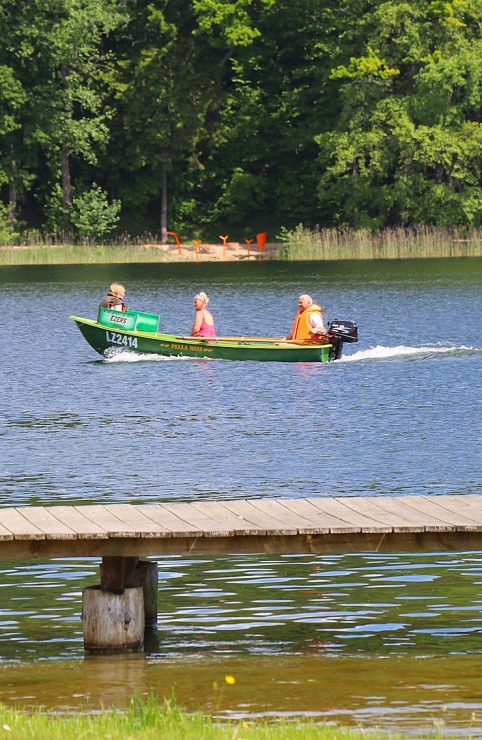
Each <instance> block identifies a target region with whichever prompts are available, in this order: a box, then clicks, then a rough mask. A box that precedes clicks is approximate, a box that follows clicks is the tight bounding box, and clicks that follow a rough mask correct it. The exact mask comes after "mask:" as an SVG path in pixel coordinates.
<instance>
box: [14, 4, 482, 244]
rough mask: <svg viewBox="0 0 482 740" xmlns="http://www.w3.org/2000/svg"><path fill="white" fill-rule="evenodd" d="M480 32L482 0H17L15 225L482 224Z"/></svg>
mask: <svg viewBox="0 0 482 740" xmlns="http://www.w3.org/2000/svg"><path fill="white" fill-rule="evenodd" d="M481 31H482V0H452V2H445V1H443V2H442V0H410V1H407V2H400V1H397V0H385V1H383V0H350V2H348V0H324V1H323V2H320V1H319V0H151V2H149V3H145V2H142V1H141V0H131V1H130V2H126V0H0V34H1V38H2V45H1V47H0V234H1V235H2V239H6V238H8V236H9V235H10V237H11V239H12V240H13V239H17V238H20V236H19V235H21V234H24V235H25V234H27V233H29V232H30V233H31V232H34V233H35V232H38V233H40V234H42V233H49V234H56V235H63V236H64V237H65V235H68V236H72V235H73V236H74V238H79V239H81V238H85V237H87V236H88V235H89V233H90V234H91V235H92V236H93V237H94V238H102V237H103V236H104V235H105V234H107V233H113V232H114V231H115V230H117V232H118V233H129V234H131V235H136V234H143V233H147V232H150V233H156V234H159V235H161V236H162V237H165V234H166V231H167V230H173V231H177V232H178V233H180V234H182V235H185V236H188V237H191V238H192V237H201V238H209V237H210V236H211V237H212V236H213V235H218V234H219V233H231V234H234V232H235V231H237V233H238V235H239V238H241V237H242V236H249V235H252V234H253V233H254V232H255V231H257V230H258V231H264V230H266V229H278V228H281V227H284V228H288V229H290V228H294V227H295V226H296V225H297V224H299V223H303V224H304V225H305V226H309V227H315V226H330V227H331V226H337V227H344V226H352V227H369V228H374V229H376V228H381V227H385V226H394V225H398V224H400V223H401V222H402V221H405V222H406V221H407V220H409V221H412V222H414V223H418V224H425V225H434V226H451V225H458V226H459V225H461V226H467V227H479V226H482V189H481V185H482V156H481V155H482V123H481V116H482V104H481V103H482V100H481V99H482V84H481V83H482V79H481V77H482V32H481ZM86 211H88V213H87V212H86ZM96 214H97V215H96ZM99 214H102V216H101V215H99ZM89 229H90V230H91V231H90V232H89Z"/></svg>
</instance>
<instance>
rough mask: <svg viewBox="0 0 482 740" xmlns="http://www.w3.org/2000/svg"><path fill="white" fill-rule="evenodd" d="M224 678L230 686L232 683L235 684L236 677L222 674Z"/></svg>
mask: <svg viewBox="0 0 482 740" xmlns="http://www.w3.org/2000/svg"><path fill="white" fill-rule="evenodd" d="M224 680H225V681H226V683H228V684H229V685H230V686H232V685H233V684H235V683H236V679H235V678H234V676H224Z"/></svg>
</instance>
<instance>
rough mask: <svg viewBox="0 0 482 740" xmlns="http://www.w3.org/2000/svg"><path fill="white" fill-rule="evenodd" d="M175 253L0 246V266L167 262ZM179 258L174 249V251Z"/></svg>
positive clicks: (159, 249)
mask: <svg viewBox="0 0 482 740" xmlns="http://www.w3.org/2000/svg"><path fill="white" fill-rule="evenodd" d="M172 254H174V252H172V251H168V250H167V249H165V248H162V247H160V246H159V247H156V246H149V247H146V246H137V245H130V246H123V247H122V246H115V247H110V246H82V247H81V246H75V245H69V244H66V245H64V244H62V245H50V246H38V247H35V246H22V247H0V265H79V264H83V265H88V264H114V263H119V264H123V263H129V262H169V261H171V260H172V259H173V258H172V256H171V255H172ZM175 255H176V258H178V252H177V249H176V250H175Z"/></svg>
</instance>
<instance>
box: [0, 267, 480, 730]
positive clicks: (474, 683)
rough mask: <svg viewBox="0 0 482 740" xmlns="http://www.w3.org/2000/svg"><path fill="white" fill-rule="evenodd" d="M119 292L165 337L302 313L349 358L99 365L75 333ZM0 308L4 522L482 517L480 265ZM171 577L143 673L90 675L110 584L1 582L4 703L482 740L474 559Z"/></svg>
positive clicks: (229, 278) (12, 570) (5, 303)
mask: <svg viewBox="0 0 482 740" xmlns="http://www.w3.org/2000/svg"><path fill="white" fill-rule="evenodd" d="M113 280H118V281H120V282H122V283H124V285H125V286H126V288H127V294H126V301H127V305H128V306H129V307H130V308H134V309H138V310H144V311H150V312H154V313H158V314H160V317H161V322H160V326H161V329H162V330H165V331H173V332H175V333H180V334H186V333H189V331H190V328H191V326H192V322H193V308H192V298H193V296H194V295H195V294H196V293H197V292H199V291H200V290H205V291H206V292H207V293H208V294H209V296H210V299H211V300H210V304H209V308H210V309H211V310H212V312H213V314H214V317H215V319H216V324H217V328H218V333H220V334H227V335H233V334H244V335H253V334H259V335H261V336H273V335H284V334H286V333H287V332H288V331H289V329H290V327H291V322H292V319H293V317H294V314H295V312H296V310H297V297H298V295H299V294H300V293H309V294H311V295H312V296H313V297H314V298H315V300H316V301H317V302H320V303H321V304H322V306H323V311H324V315H325V319H326V320H328V321H329V320H330V319H333V318H339V319H353V320H355V321H357V323H358V325H359V331H360V341H359V343H358V344H353V345H345V353H344V356H343V358H342V359H341V360H340V361H337V362H335V363H329V364H314V363H310V364H293V365H291V364H284V363H242V362H228V361H210V360H204V359H197V358H196V359H189V360H186V359H185V360H180V359H167V358H160V357H152V358H148V359H146V358H142V357H141V358H140V357H138V356H133V355H130V354H129V353H127V352H126V353H123V354H122V353H121V354H120V355H117V356H116V357H115V358H113V359H110V360H105V359H103V358H101V357H100V356H99V355H96V353H95V352H94V351H93V350H92V349H91V348H90V347H89V346H88V345H87V343H86V342H85V340H84V339H83V338H82V336H81V334H80V332H79V331H78V329H77V328H76V326H75V324H74V323H73V322H72V321H69V319H68V316H69V315H71V314H75V315H79V316H86V317H94V316H95V315H96V311H97V306H98V302H99V300H100V299H101V298H102V297H103V295H105V292H106V288H107V286H108V285H109V283H110V282H112V281H113ZM0 286H1V291H0V311H1V316H2V318H3V322H2V323H3V327H4V329H3V331H2V344H3V353H2V358H1V369H2V378H3V383H2V394H1V398H0V409H1V415H0V447H1V461H2V464H1V467H0V506H12V505H15V506H22V505H40V504H45V505H51V504H56V503H61V502H62V503H71V504H81V503H107V504H108V503H114V502H116V503H117V502H122V503H130V502H131V503H134V502H135V503H149V502H154V501H163V502H164V501H193V500H198V499H199V500H206V499H232V498H256V497H290V498H292V497H305V496H355V495H357V496H358V495H380V496H390V495H395V494H397V495H399V494H406V495H410V494H423V495H425V494H427V495H437V494H454V495H456V494H462V493H481V487H482V486H481V475H480V470H481V462H482V455H481V438H482V434H481V431H482V430H481V422H480V418H481V414H480V411H481V378H482V375H481V369H482V329H481V322H480V315H481V313H482V290H481V288H482V259H480V258H467V259H447V260H408V261H372V262H361V261H360V262H325V263H320V262H316V263H276V262H260V263H252V262H249V263H202V264H201V263H200V264H170V265H169V264H168V265H166V264H159V265H102V266H99V265H91V266H82V265H76V266H45V267H37V266H32V267H0ZM159 570H160V584H159V585H160V605H159V611H160V614H159V633H158V636H157V639H155V640H153V642H152V644H150V645H148V646H146V647H147V649H146V654H145V655H142V656H127V657H126V656H124V657H122V658H119V657H118V656H116V657H109V658H105V657H104V658H100V657H98V658H88V657H87V658H85V657H84V654H83V649H82V633H81V625H80V609H81V591H82V588H83V587H84V586H86V585H92V584H93V583H96V582H97V581H98V563H97V562H96V561H95V560H90V559H84V560H56V561H49V562H34V563H24V562H20V563H19V562H9V563H5V562H1V563H0V572H1V576H2V577H1V579H0V589H1V591H0V675H1V676H2V678H3V679H4V680H3V681H0V701H4V702H6V703H14V704H16V705H20V706H25V707H27V706H31V705H38V704H41V705H43V706H48V707H49V708H52V709H55V710H56V711H62V710H63V711H68V710H69V709H71V708H72V707H75V708H79V707H84V708H88V707H96V706H97V707H98V706H99V702H100V701H102V702H103V703H104V705H105V704H109V703H110V702H112V703H115V702H116V701H123V700H125V699H126V698H127V697H129V696H130V695H131V694H132V692H133V691H138V692H139V693H143V692H144V693H149V692H150V691H151V690H154V689H156V690H158V691H160V692H164V693H168V694H169V693H170V689H171V687H172V685H174V684H175V685H176V687H177V688H176V696H177V697H178V699H179V701H182V702H183V703H185V704H186V705H187V706H189V707H193V706H197V705H199V706H201V708H203V709H209V708H211V710H212V711H213V712H214V713H216V712H218V713H219V714H220V716H272V715H274V716H284V715H285V714H286V713H287V714H289V715H290V716H291V715H293V714H295V713H296V712H300V713H302V714H304V715H306V716H315V717H317V718H320V719H325V720H327V721H335V722H336V721H339V722H342V723H361V724H367V725H372V726H373V725H375V724H376V725H377V726H380V727H387V728H391V729H393V728H394V727H399V726H401V724H403V726H404V727H405V728H406V730H407V732H408V731H409V730H410V731H411V730H412V729H413V730H414V731H415V730H416V729H417V728H419V727H421V726H423V727H426V726H427V725H428V726H432V725H434V726H435V727H446V728H450V729H451V731H453V732H458V733H462V734H463V733H464V732H465V731H467V732H469V729H470V733H471V734H472V736H476V735H477V733H478V732H479V729H480V728H482V682H481V681H480V679H479V678H478V669H477V666H478V662H479V659H480V653H481V651H482V642H481V632H482V623H481V604H482V595H481V589H480V585H481V581H482V558H481V553H450V554H440V553H438V554H430V553H429V554H427V553H424V554H413V555H406V554H405V555H403V556H402V555H400V556H397V555H377V554H366V555H363V554H362V555H356V556H353V555H346V556H316V557H314V556H306V555H303V556H286V557H280V556H276V557H273V556H271V557H270V556H259V555H257V556H252V557H246V556H237V557H232V558H226V557H222V558H221V557H220V558H212V559H209V560H206V559H203V558H192V559H185V558H184V559H183V558H162V561H160V562H159ZM394 665H395V666H396V669H394ZM67 668H69V669H71V670H69V672H68V674H67V676H68V678H67V680H66V676H65V672H66V669H67ZM46 672H48V673H49V681H45V677H46V675H47V674H46ZM225 673H227V674H232V675H236V677H237V683H236V684H235V685H234V686H227V685H226V686H225V688H224V689H223V690H222V698H221V697H220V695H219V692H221V689H220V688H218V689H216V690H215V689H213V684H217V685H218V687H219V686H221V685H222V683H223V677H224V675H225ZM462 677H463V679H462ZM99 687H100V688H99ZM434 723H435V724H434ZM437 723H438V724H437ZM440 723H442V724H440ZM480 736H481V737H482V729H480Z"/></svg>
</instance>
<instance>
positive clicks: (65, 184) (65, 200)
mask: <svg viewBox="0 0 482 740" xmlns="http://www.w3.org/2000/svg"><path fill="white" fill-rule="evenodd" d="M61 159H62V212H63V218H64V239H68V238H69V237H70V199H71V192H70V165H69V150H68V147H67V145H66V144H62V150H61Z"/></svg>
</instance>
